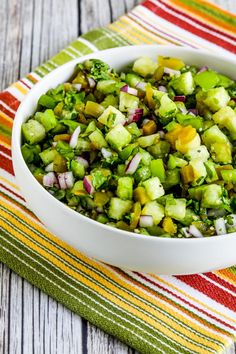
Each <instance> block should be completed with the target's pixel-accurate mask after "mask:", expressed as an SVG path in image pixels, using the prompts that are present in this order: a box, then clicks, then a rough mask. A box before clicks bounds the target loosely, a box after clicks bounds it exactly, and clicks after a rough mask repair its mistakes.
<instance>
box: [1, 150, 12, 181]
mask: <svg viewBox="0 0 236 354" xmlns="http://www.w3.org/2000/svg"><path fill="white" fill-rule="evenodd" d="M0 167H1V168H2V169H3V170H5V171H7V172H9V173H10V174H11V175H13V176H14V170H13V166H12V163H11V160H10V159H9V158H7V157H6V156H4V155H1V158H0Z"/></svg>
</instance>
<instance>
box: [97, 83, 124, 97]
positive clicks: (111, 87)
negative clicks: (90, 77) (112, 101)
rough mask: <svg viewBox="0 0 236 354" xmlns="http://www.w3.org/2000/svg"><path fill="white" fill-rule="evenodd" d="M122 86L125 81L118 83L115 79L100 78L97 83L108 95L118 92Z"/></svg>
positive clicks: (98, 88) (99, 88) (100, 90)
mask: <svg viewBox="0 0 236 354" xmlns="http://www.w3.org/2000/svg"><path fill="white" fill-rule="evenodd" d="M122 86H124V83H118V82H117V81H115V80H100V81H98V83H97V86H96V89H97V90H98V91H99V92H102V93H104V94H105V95H107V94H109V93H115V92H118V91H119V90H120V88H121V87H122Z"/></svg>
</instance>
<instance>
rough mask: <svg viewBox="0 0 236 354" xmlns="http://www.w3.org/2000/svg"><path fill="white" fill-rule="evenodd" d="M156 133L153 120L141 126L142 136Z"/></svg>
mask: <svg viewBox="0 0 236 354" xmlns="http://www.w3.org/2000/svg"><path fill="white" fill-rule="evenodd" d="M156 131H157V125H156V123H155V122H154V120H149V122H147V123H146V124H144V125H143V135H151V134H155V133H156Z"/></svg>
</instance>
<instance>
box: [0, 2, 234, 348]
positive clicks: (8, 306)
mask: <svg viewBox="0 0 236 354" xmlns="http://www.w3.org/2000/svg"><path fill="white" fill-rule="evenodd" d="M139 2H140V0H136V1H135V0H1V1H0V19H1V21H0V89H3V88H5V87H7V86H8V85H9V84H10V83H12V82H14V81H16V80H17V79H18V78H19V77H21V76H24V75H25V74H26V73H28V72H29V71H31V70H32V69H33V68H35V67H36V66H37V65H39V64H40V63H42V62H43V61H45V60H47V59H48V58H50V57H51V56H53V55H54V54H56V53H57V52H58V51H60V50H61V49H62V48H63V47H65V46H66V45H67V44H68V43H69V42H71V41H72V40H74V39H75V38H76V37H77V36H78V35H79V34H81V33H85V32H87V31H89V30H90V29H93V28H96V27H99V26H104V25H106V24H108V23H109V22H111V21H114V20H115V19H116V18H117V17H119V16H120V15H122V14H123V13H125V12H126V11H128V10H129V9H131V8H132V7H133V6H135V5H136V4H138V3H139ZM214 2H215V3H216V4H218V5H220V6H222V7H224V8H227V9H229V10H230V11H232V12H235V13H236V3H235V1H230V0H214ZM19 353H22V354H31V353H34V354H49V353H50V354H82V353H83V354H85V353H88V354H131V353H134V351H133V350H132V349H130V348H128V347H127V346H125V345H124V344H122V343H120V342H119V341H117V340H116V339H115V338H113V337H111V336H108V335H107V334H105V333H104V332H103V331H101V330H99V329H98V328H96V327H94V326H92V325H90V324H89V323H87V322H86V321H85V320H81V318H80V317H79V316H77V315H75V314H73V313H72V312H71V311H69V310H67V309H66V308H65V307H63V306H62V305H60V304H59V303H57V302H56V301H54V300H52V299H51V298H49V297H48V296H47V295H46V294H44V293H43V292H41V291H40V290H38V289H37V288H35V287H33V286H32V285H30V284H29V283H28V282H26V281H25V280H23V279H22V278H20V277H19V276H17V275H16V274H14V273H13V272H12V271H11V270H9V269H8V268H7V267H6V266H5V265H3V264H0V354H19ZM233 353H234V349H233V348H230V349H229V351H228V352H227V354H233Z"/></svg>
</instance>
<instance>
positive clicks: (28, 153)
mask: <svg viewBox="0 0 236 354" xmlns="http://www.w3.org/2000/svg"><path fill="white" fill-rule="evenodd" d="M21 152H22V155H23V157H24V160H25V162H27V163H32V162H36V161H38V159H39V158H38V155H39V153H40V152H41V147H40V145H29V144H27V143H25V144H24V145H22V147H21Z"/></svg>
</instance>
